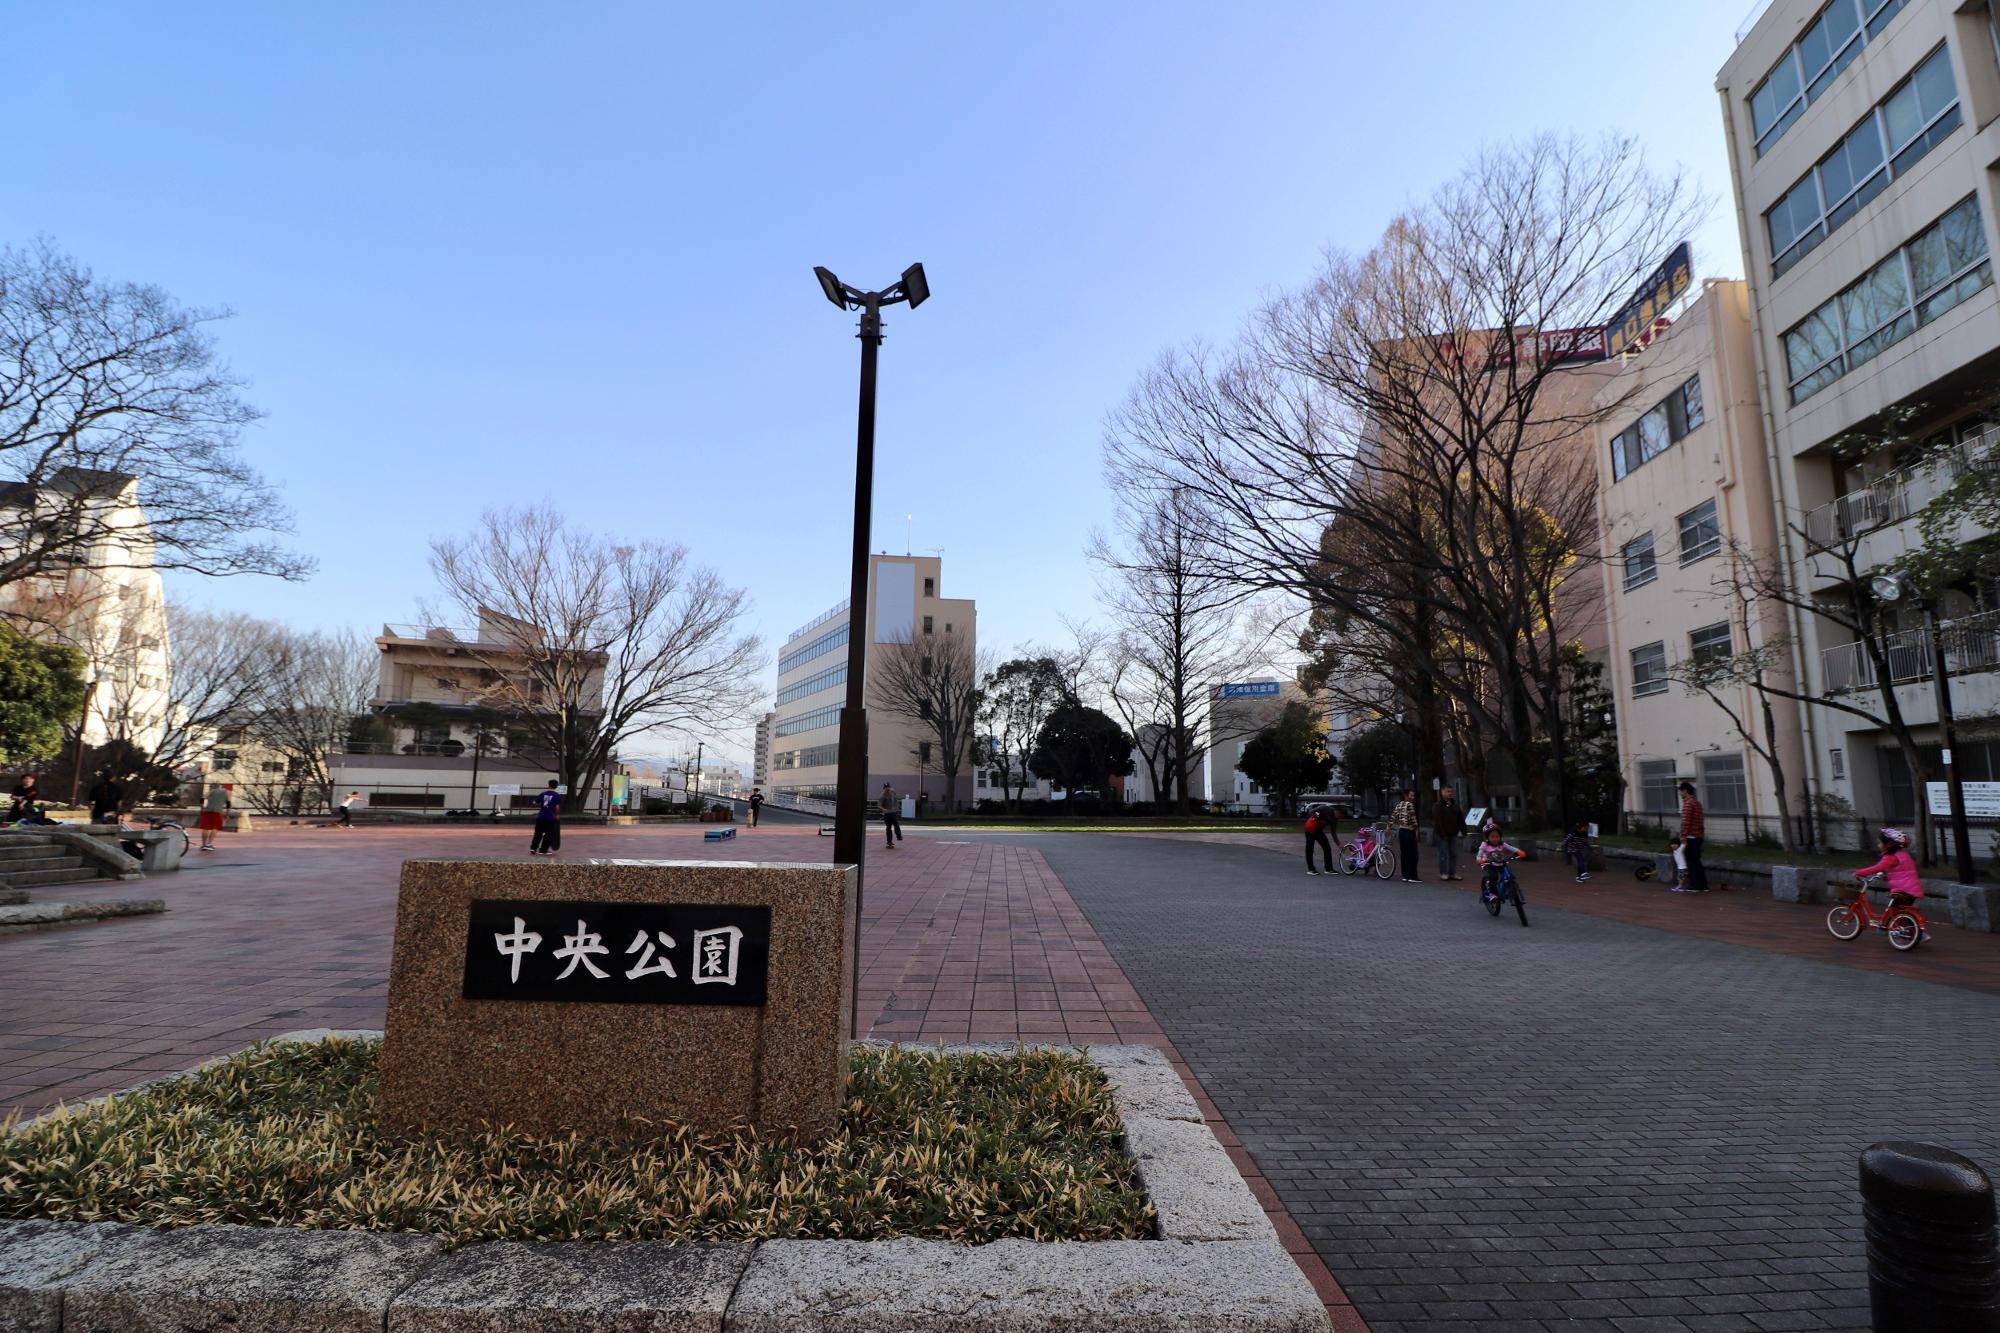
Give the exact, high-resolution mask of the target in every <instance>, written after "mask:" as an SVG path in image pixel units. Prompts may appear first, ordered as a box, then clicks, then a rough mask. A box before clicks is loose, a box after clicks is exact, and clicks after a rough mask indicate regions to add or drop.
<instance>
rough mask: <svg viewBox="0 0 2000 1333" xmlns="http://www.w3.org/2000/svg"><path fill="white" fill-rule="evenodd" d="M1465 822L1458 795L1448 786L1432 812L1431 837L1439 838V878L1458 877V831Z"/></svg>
mask: <svg viewBox="0 0 2000 1333" xmlns="http://www.w3.org/2000/svg"><path fill="white" fill-rule="evenodd" d="M1464 823H1465V812H1464V811H1462V810H1460V809H1459V808H1458V797H1456V796H1454V795H1453V794H1452V791H1451V788H1449V787H1447V788H1445V790H1444V794H1443V795H1442V796H1440V797H1438V802H1437V808H1436V809H1435V810H1433V811H1432V812H1431V837H1432V838H1434V839H1436V840H1437V855H1438V878H1439V879H1457V878H1458V832H1459V829H1460V827H1461V826H1462V825H1464Z"/></svg>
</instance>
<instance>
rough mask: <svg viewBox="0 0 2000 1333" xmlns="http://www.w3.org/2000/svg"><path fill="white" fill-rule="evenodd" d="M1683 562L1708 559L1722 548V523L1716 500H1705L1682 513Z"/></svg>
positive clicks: (1691, 562)
mask: <svg viewBox="0 0 2000 1333" xmlns="http://www.w3.org/2000/svg"><path fill="white" fill-rule="evenodd" d="M1680 524H1681V563H1682V564H1684V565H1691V564H1693V563H1694V562H1695V561H1697V560H1706V559H1707V558H1708V557H1709V556H1712V555H1714V554H1715V553H1716V552H1717V551H1720V550H1721V549H1722V523H1721V520H1720V519H1718V518H1717V517H1716V513H1715V501H1713V500H1704V501H1702V502H1701V503H1700V504H1698V505H1696V506H1695V507H1694V508H1692V509H1690V510H1688V511H1687V512H1686V513H1685V514H1682V515H1681V518H1680Z"/></svg>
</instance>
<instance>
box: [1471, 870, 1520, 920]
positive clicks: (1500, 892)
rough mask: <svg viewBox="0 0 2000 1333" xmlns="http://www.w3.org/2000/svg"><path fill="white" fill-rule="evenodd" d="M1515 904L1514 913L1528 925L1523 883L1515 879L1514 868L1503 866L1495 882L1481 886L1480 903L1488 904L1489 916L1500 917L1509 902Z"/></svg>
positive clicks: (1487, 912) (1487, 911)
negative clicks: (1522, 890) (1522, 888)
mask: <svg viewBox="0 0 2000 1333" xmlns="http://www.w3.org/2000/svg"><path fill="white" fill-rule="evenodd" d="M1510 899H1511V900H1512V901H1513V903H1514V911H1515V912H1516V913H1517V914H1518V915H1519V916H1520V918H1521V924H1522V925H1524V926H1525V925H1527V924H1528V900H1527V899H1525V898H1523V897H1522V896H1521V881H1520V880H1518V879H1516V878H1514V867H1512V866H1510V865H1503V866H1501V867H1500V874H1499V876H1498V877H1497V879H1495V880H1491V881H1488V882H1486V883H1484V884H1481V885H1480V886H1479V901H1481V902H1483V903H1485V904H1486V914H1487V915H1488V916H1499V915H1500V909H1501V908H1503V907H1505V906H1506V905H1507V903H1508V900H1510Z"/></svg>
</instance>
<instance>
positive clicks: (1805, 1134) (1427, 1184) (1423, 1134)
mask: <svg viewBox="0 0 2000 1333" xmlns="http://www.w3.org/2000/svg"><path fill="white" fill-rule="evenodd" d="M973 836H976V835H973ZM1011 841H1012V842H1014V843H1016V844H1018V843H1019V842H1020V841H1021V839H1020V838H1018V837H1016V838H1013V839H1011ZM1031 845H1033V846H1034V847H1036V848H1037V849H1038V850H1040V851H1041V852H1042V853H1043V854H1044V855H1045V856H1046V857H1047V858H1048V860H1049V863H1050V865H1051V866H1052V868H1053V869H1054V870H1055V872H1056V873H1057V874H1058V875H1059V876H1060V877H1061V878H1062V880H1063V882H1064V884H1065V885H1066V886H1067V887H1068V888H1069V890H1070V893H1071V896H1072V897H1073V898H1074V899H1075V900H1076V902H1077V905H1078V906H1079V907H1080V908H1081V909H1082V910H1083V912H1084V913H1085V915H1086V916H1088V917H1089V918H1090V921H1091V923H1092V925H1093V927H1094V928H1095V929H1096V931H1097V933H1098V935H1099V937H1100V938H1101V939H1103V941H1104V942H1105V945H1106V946H1107V947H1108V948H1109V949H1110V951H1111V954H1112V956H1113V958H1114V959H1115V960H1116V961H1117V962H1118V964H1119V965H1120V966H1121V967H1122V968H1123V969H1124V971H1125V973H1126V975H1127V976H1128V977H1130V978H1131V980H1132V982H1133V984H1134V985H1135V986H1136V987H1137V988H1138V991H1139V993H1140V996H1141V998H1143V999H1144V1000H1145V1001H1146V1004H1147V1006H1148V1008H1149V1009H1150V1010H1151V1012H1152V1014H1153V1016H1154V1017H1155V1019H1157V1020H1158V1021H1159V1022H1160V1024H1161V1025H1162V1026H1163V1027H1164V1028H1165V1030H1166V1032H1167V1035H1168V1036H1169V1038H1170V1039H1171V1040H1172V1041H1173V1044H1174V1046H1175V1047H1176V1049H1177V1050H1178V1051H1179V1053H1180V1055H1181V1057H1182V1058H1183V1059H1185V1060H1186V1061H1187V1062H1188V1064H1189V1065H1190V1066H1191V1067H1192V1068H1193V1070H1194V1072H1195V1074H1196V1075H1197V1077H1199V1078H1200V1080H1201V1083H1202V1086H1203V1088H1204V1089H1205V1090H1206V1091H1207V1093H1208V1095H1209V1096H1210V1097H1211V1098H1213V1099H1214V1101H1215V1102H1216V1104H1217V1106H1218V1107H1219V1108H1220V1109H1221V1111H1222V1113H1223V1115H1224V1116H1225V1117H1226V1118H1227V1119H1228V1121H1229V1124H1230V1127H1231V1128H1232V1129H1233V1130H1234V1131H1235V1132H1236V1134H1237V1135H1238V1137H1239V1138H1241V1139H1242V1141H1243V1144H1244V1146H1245V1148H1246V1149H1247V1150H1248V1151H1249V1153H1250V1154H1251V1156H1252V1157H1254V1158H1255V1159H1256V1161H1257V1164H1258V1166H1259V1168H1260V1169H1261V1170H1262V1171H1263V1172H1264V1173H1265V1175H1266V1177H1267V1178H1268V1179H1269V1180H1270V1182H1271V1184H1272V1187H1273V1188H1274V1189H1276V1190H1277V1192H1278V1194H1279V1196H1280V1197H1281V1198H1283V1199H1284V1200H1285V1202H1286V1204H1287V1205H1288V1206H1289V1207H1290V1208H1291V1210H1292V1214H1293V1216H1294V1218H1295V1219H1296V1220H1297V1221H1298V1223H1299V1225H1300V1227H1301V1229H1302V1230H1303V1231H1304V1232H1305V1234H1306V1237H1307V1239H1308V1240H1309V1241H1310V1242H1311V1243H1312V1245H1313V1246H1314V1248H1315V1249H1316V1250H1317V1251H1318V1253H1319V1255H1320V1257H1321V1258H1322V1259H1324V1260H1325V1261H1326V1263H1327V1266H1328V1267H1329V1268H1331V1269H1332V1270H1333V1272H1334V1275H1335V1276H1336V1277H1337V1278H1339V1279H1340V1281H1341V1284H1342V1286H1343V1287H1344V1288H1345V1289H1346V1291H1347V1293H1348V1295H1349V1297H1350V1298H1351V1299H1352V1300H1353V1301H1354V1302H1355V1305H1356V1307H1357V1308H1358V1310H1359V1311H1360V1313H1361V1314H1362V1316H1363V1317H1365V1318H1366V1319H1368V1320H1369V1322H1370V1324H1371V1325H1372V1326H1374V1327H1375V1328H1377V1329H1378V1330H1381V1329H1384V1328H1386V1327H1403V1328H1409V1329H1412V1330H1421V1333H1436V1331H1437V1330H1441V1329H1444V1328H1448V1327H1474V1326H1476V1325H1475V1324H1473V1323H1468V1322H1467V1321H1462V1320H1450V1319H1443V1318H1434V1317H1432V1316H1429V1315H1427V1314H1425V1312H1424V1309H1423V1306H1424V1304H1425V1303H1426V1302H1424V1301H1408V1300H1398V1299H1393V1298H1392V1297H1391V1296H1390V1295H1389V1294H1388V1293H1391V1292H1392V1291H1398V1290H1399V1289H1403V1288H1409V1287H1419V1286H1437V1287H1443V1288H1446V1289H1447V1290H1446V1291H1444V1292H1442V1293H1440V1294H1438V1295H1435V1296H1433V1297H1431V1298H1429V1301H1428V1303H1429V1304H1432V1305H1444V1304H1446V1303H1454V1302H1482V1301H1483V1302H1486V1303H1487V1304H1489V1305H1491V1306H1492V1307H1493V1308H1494V1309H1495V1310H1496V1311H1498V1310H1499V1309H1500V1307H1501V1305H1502V1304H1503V1303H1510V1296H1509V1292H1510V1289H1513V1288H1517V1287H1519V1286H1520V1285H1522V1279H1523V1277H1524V1276H1525V1278H1526V1280H1527V1281H1528V1282H1535V1283H1543V1282H1546V1283H1551V1284H1562V1285H1571V1286H1573V1287H1574V1290H1573V1291H1571V1292H1569V1293H1566V1294H1565V1295H1563V1296H1561V1297H1547V1298H1537V1299H1547V1300H1550V1301H1551V1303H1555V1302H1558V1301H1559V1302H1561V1303H1562V1304H1564V1305H1565V1306H1566V1307H1567V1308H1566V1310H1565V1312H1564V1314H1563V1315H1553V1314H1551V1315H1544V1314H1541V1313H1539V1312H1536V1313H1527V1312H1517V1311H1512V1310H1510V1311H1508V1312H1506V1315H1505V1317H1506V1318H1509V1319H1516V1318H1518V1319H1527V1320H1534V1319H1543V1318H1546V1319H1548V1320H1549V1321H1550V1323H1551V1325H1552V1326H1556V1324H1557V1322H1558V1321H1559V1319H1560V1318H1562V1317H1569V1318H1575V1319H1581V1320H1585V1321H1587V1326H1590V1327H1601V1328H1608V1327H1613V1324H1612V1323H1611V1322H1610V1321H1611V1320H1613V1319H1623V1320H1627V1321H1632V1320H1642V1319H1643V1320H1659V1319H1678V1320H1682V1321H1686V1326H1687V1327H1689V1328H1695V1327H1713V1328H1724V1329H1739V1330H1740V1329H1757V1328H1762V1327H1765V1326H1766V1323H1768V1324H1769V1326H1770V1327H1774V1328H1775V1327H1789V1326H1791V1325H1789V1324H1786V1323H1783V1322H1776V1323H1772V1322H1770V1321H1785V1320H1790V1319H1793V1318H1796V1317H1803V1318H1806V1319H1808V1320H1809V1321H1812V1322H1809V1323H1806V1324H1802V1325H1798V1326H1801V1327H1813V1328H1822V1327H1827V1328H1831V1327H1855V1326H1859V1327H1865V1326H1866V1321H1867V1309H1868V1292H1867V1280H1866V1270H1865V1263H1864V1260H1863V1256H1862V1247H1861V1235H1860V1208H1859V1199H1858V1197H1857V1196H1856V1192H1855V1186H1854V1160H1855V1154H1856V1153H1857V1152H1858V1151H1859V1150H1860V1148H1861V1147H1863V1146H1865V1145H1866V1144H1867V1143H1868V1142H1870V1141H1872V1140H1873V1139H1876V1138H1882V1137H1890V1136H1893V1135H1897V1134H1903V1133H1906V1132H1917V1133H1918V1135H1919V1137H1923V1138H1926V1139H1929V1140H1931V1141H1933V1142H1937V1143H1940V1144H1943V1145H1946V1146H1949V1147H1951V1148H1953V1149H1955V1150H1957V1151H1959V1152H1962V1153H1965V1154H1966V1155H1968V1156H1970V1157H1972V1158H1974V1159H1975V1160H1978V1161H1980V1162H1982V1163H1983V1164H1985V1165H1986V1166H1987V1167H1988V1168H1989V1170H1993V1169H2000V1120H1995V1118H1994V1117H1993V1115H1992V1107H1993V1106H1995V1105H2000V1062H1996V1061H1993V1060H1991V1059H1990V1058H1987V1057H1986V1056H1985V1055H1984V1054H1983V1048H1979V1047H1978V1044H1977V1043H1973V1042H1968V1041H1967V1040H1966V1034H1967V1033H1972V1032H1982V1031H1993V1030H2000V997H1995V996H1991V995H1986V994H1981V993H1977V992H1972V991H1967V990H1963V989H1956V988H1951V987H1944V986H1933V985H1928V984H1925V983H1923V982H1919V981H1911V980H1907V979H1903V978H1898V977H1892V976H1886V975H1881V974H1876V973H1868V972H1860V971H1855V970H1851V969H1846V968H1839V967H1832V966H1828V965H1824V964H1819V963H1814V962H1810V961H1807V960H1805V959H1800V958H1793V957H1789V956H1786V955H1782V954H1775V953H1770V952H1767V951H1763V950H1758V949H1751V948H1745V947H1741V946H1736V945H1728V944H1721V943H1717V942H1714V941H1709V940H1702V939H1697V938H1694V937H1691V936H1683V935H1676V934H1672V933H1669V932H1665V931H1656V930H1649V929H1645V928H1642V927H1637V926H1631V925H1626V924H1624V923H1621V922H1616V921H1611V920H1607V919H1604V918H1599V917H1586V916H1580V915H1573V914H1570V913H1565V912H1561V911H1557V910H1554V909H1552V908H1550V907H1548V906H1546V905H1542V906H1540V907H1538V908H1536V909H1535V910H1533V911H1531V913H1530V916H1531V918H1532V919H1533V921H1534V928H1533V929H1531V930H1526V931H1523V930H1521V929H1519V928H1518V927H1517V926H1513V923H1512V922H1511V920H1509V921H1499V922H1496V921H1494V920H1493V919H1492V918H1489V917H1487V916H1486V914H1485V913H1484V912H1483V911H1481V910H1480V909H1479V907H1478V906H1477V904H1476V902H1475V901H1474V899H1473V896H1472V895H1471V894H1469V893H1465V892H1461V891H1459V890H1456V889H1451V888H1444V887H1440V886H1433V885H1423V886H1418V885H1404V884H1384V883H1382V882H1380V881H1376V880H1360V879H1346V878H1334V879H1331V880H1329V879H1326V878H1320V879H1307V878H1305V877H1303V876H1300V875H1299V874H1297V869H1296V866H1295V865H1294V864H1293V860H1294V858H1293V857H1292V855H1291V854H1290V853H1291V851H1293V850H1295V849H1293V848H1287V849H1286V854H1285V855H1276V854H1274V852H1273V851H1264V850H1260V849H1257V848H1241V847H1226V846H1216V845H1209V844H1198V843H1192V842H1187V841H1173V840H1166V839H1144V838H1124V839H1111V838H1087V837H1075V836H1067V837H1065V836H1056V835H1047V836H1041V837H1036V838H1034V839H1032V840H1031ZM1604 883H1605V887H1604V892H1606V893H1658V892H1660V891H1661V890H1660V888H1659V887H1658V886H1657V885H1655V886H1640V885H1638V883H1637V881H1630V882H1627V881H1625V880H1623V879H1621V878H1619V877H1616V876H1607V877H1605V880H1604ZM1528 894H1529V896H1530V897H1533V896H1534V888H1533V883H1532V880H1531V882H1530V884H1529V887H1528ZM1815 925H1816V922H1813V921H1810V920H1809V921H1807V922H1806V923H1804V924H1802V925H1801V926H1800V927H1799V928H1800V929H1811V928H1813V927H1814V926H1815ZM1502 927H1512V929H1511V931H1508V930H1503V929H1502ZM1849 1013H1868V1014H1873V1015H1880V1014H1894V1015H1896V1021H1895V1022H1894V1023H1893V1024H1891V1023H1873V1022H1871V1023H1865V1024H1861V1025H1858V1026H1844V1027H1842V1028H1841V1036H1840V1038H1839V1039H1838V1040H1829V1039H1828V1028H1827V1016H1828V1015H1829V1014H1849ZM1912 1106H1915V1107H1921V1108H1922V1113H1921V1118H1920V1125H1921V1129H1920V1130H1911V1129H1909V1128H1908V1117H1907V1116H1906V1115H1904V1114H1903V1113H1902V1112H1901V1111H1900V1110H1899V1109H1898V1108H1907V1107H1912ZM1798 1265H1805V1267H1802V1268H1801V1267H1798ZM1591 1270H1598V1272H1597V1274H1596V1275H1592V1272H1591ZM1628 1273H1633V1274H1634V1275H1633V1276H1626V1274H1628ZM1496 1274H1505V1276H1504V1277H1501V1276H1496ZM1801 1274H1802V1275H1803V1276H1804V1277H1805V1278H1806V1279H1807V1280H1809V1281H1810V1282H1812V1283H1813V1284H1814V1285H1813V1287H1811V1288H1809V1289H1801V1290H1804V1292H1805V1294H1809V1295H1811V1296H1813V1297H1815V1298H1816V1299H1817V1300H1818V1301H1819V1302H1820V1303H1818V1304H1815V1305H1813V1306H1811V1307H1810V1308H1806V1309H1799V1310H1791V1309H1774V1308H1771V1307H1769V1306H1767V1305H1765V1304H1764V1303H1762V1302H1761V1301H1760V1300H1759V1295H1760V1294H1761V1295H1763V1296H1767V1297H1769V1296H1776V1297H1779V1298H1783V1297H1784V1296H1785V1295H1786V1294H1787V1290H1788V1288H1781V1287H1777V1286H1774V1285H1772V1281H1771V1279H1776V1278H1779V1277H1781V1276H1784V1275H1793V1276H1796V1275H1801ZM1446 1275H1448V1276H1446ZM1662 1283H1667V1284H1673V1285H1672V1286H1671V1289H1670V1290H1651V1291H1649V1290H1648V1289H1647V1288H1648V1286H1649V1285H1656V1284H1662ZM1688 1284H1692V1288H1693V1289H1692V1291H1690V1289H1689V1285H1688ZM1541 1289H1543V1288H1539V1287H1538V1288H1537V1290H1541ZM1607 1293H1624V1294H1622V1295H1609V1294H1607ZM1668 1297H1671V1298H1678V1299H1684V1300H1686V1301H1688V1303H1689V1306H1690V1311H1683V1312H1681V1313H1678V1314H1657V1313H1653V1314H1648V1313H1641V1312H1640V1310H1638V1309H1635V1308H1633V1305H1634V1304H1636V1302H1637V1301H1639V1300H1641V1299H1645V1298H1653V1299H1659V1298H1668ZM1696 1320H1702V1321H1708V1322H1706V1323H1703V1324H1697V1323H1695V1322H1694V1321H1696ZM1759 1320H1763V1321H1766V1323H1759V1322H1758V1321H1759ZM1640 1326H1651V1325H1635V1327H1640Z"/></svg>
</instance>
